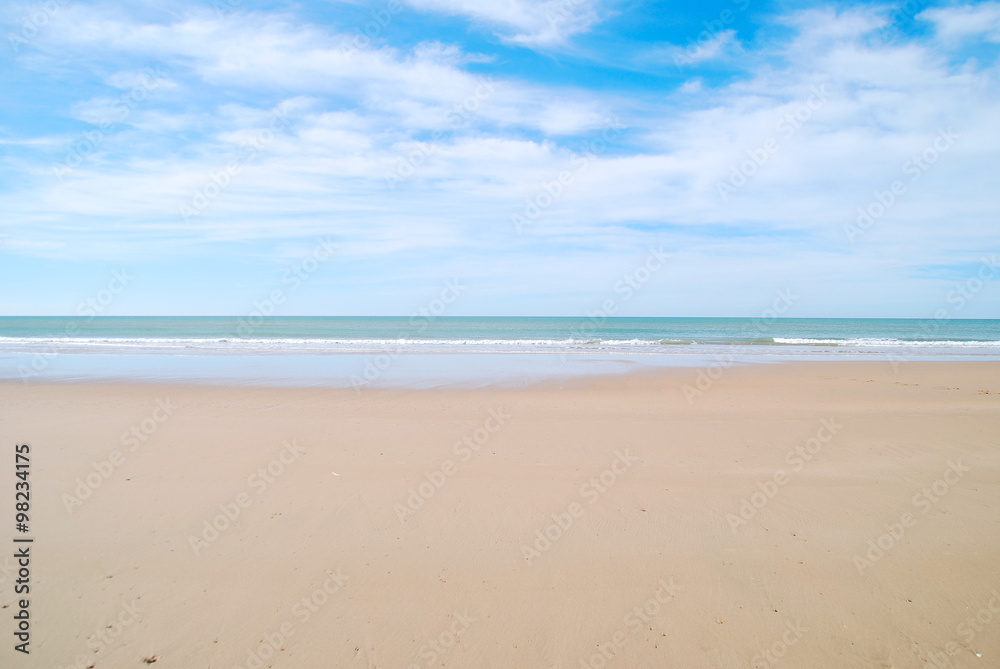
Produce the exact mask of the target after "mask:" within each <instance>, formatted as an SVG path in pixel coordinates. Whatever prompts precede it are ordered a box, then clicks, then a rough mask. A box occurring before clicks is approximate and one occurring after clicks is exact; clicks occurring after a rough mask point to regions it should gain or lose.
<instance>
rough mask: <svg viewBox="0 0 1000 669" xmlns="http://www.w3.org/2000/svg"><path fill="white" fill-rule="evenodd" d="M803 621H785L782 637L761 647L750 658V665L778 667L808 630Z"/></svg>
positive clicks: (762, 668) (765, 668)
mask: <svg viewBox="0 0 1000 669" xmlns="http://www.w3.org/2000/svg"><path fill="white" fill-rule="evenodd" d="M808 631H809V630H807V629H806V628H805V627H803V626H802V624H801V623H797V622H796V623H791V622H788V621H785V630H784V632H782V633H781V638H780V639H779V640H778V641H775V642H774V643H773V644H771V645H770V646H768V647H767V648H761V649H759V651H758V653H757V654H756V655H754V656H753V657H752V658H750V666H752V667H754V668H755V669H770V668H771V667H776V666H778V664H779V663H780V662H781V660H782V659H784V657H785V656H786V655H788V650H789V649H790V648H791V647H792V646H794V645H795V644H797V643H798V642H799V641H801V640H802V635H803V633H805V632H808Z"/></svg>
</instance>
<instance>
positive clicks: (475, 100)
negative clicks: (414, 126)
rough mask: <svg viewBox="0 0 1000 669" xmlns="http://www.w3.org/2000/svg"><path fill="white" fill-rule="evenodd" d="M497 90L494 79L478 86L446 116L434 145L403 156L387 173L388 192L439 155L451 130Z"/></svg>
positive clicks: (421, 146) (433, 137)
mask: <svg viewBox="0 0 1000 669" xmlns="http://www.w3.org/2000/svg"><path fill="white" fill-rule="evenodd" d="M496 89H497V83H496V81H495V80H494V79H493V78H492V77H487V78H486V79H483V80H482V81H480V82H479V85H478V86H476V88H475V90H474V91H473V92H472V93H471V94H470V95H468V96H466V97H465V99H463V100H462V101H460V102H457V103H455V104H454V105H453V106H452V108H451V110H450V111H448V113H447V114H445V115H444V119H443V121H444V124H445V128H443V129H442V128H438V129H437V130H435V131H434V132H432V133H431V142H430V143H428V142H420V143H418V144H417V146H416V147H415V148H413V149H411V150H410V151H409V153H407V154H406V155H404V156H400V158H399V160H398V161H397V164H396V169H395V170H393V171H391V172H386V173H385V176H384V178H385V184H386V186H388V188H389V190H396V187H397V186H398V185H399V184H401V183H402V182H403V181H405V180H407V179H409V178H410V177H412V176H413V175H414V174H416V173H417V170H418V169H419V168H420V167H421V166H423V165H424V164H426V163H427V161H428V160H429V159H430V157H431V156H433V155H434V154H435V153H437V152H438V151H440V148H439V143H440V141H441V140H442V139H443V138H444V136H445V135H446V134H447V133H448V132H449V131H451V130H455V129H457V128H460V127H462V126H464V125H465V124H466V123H467V122H468V121H469V119H471V118H472V116H473V115H474V114H475V113H476V112H477V111H478V110H479V107H480V105H482V104H483V103H484V102H486V101H487V100H489V99H490V98H491V97H492V96H493V93H494V91H496Z"/></svg>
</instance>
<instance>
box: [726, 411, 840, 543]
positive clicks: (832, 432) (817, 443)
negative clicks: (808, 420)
mask: <svg viewBox="0 0 1000 669" xmlns="http://www.w3.org/2000/svg"><path fill="white" fill-rule="evenodd" d="M843 427H844V425H843V423H838V422H837V419H836V417H832V418H823V419H821V420H820V427H819V429H818V430H816V436H815V437H810V438H809V439H807V440H806V441H805V443H804V444H798V445H796V446H795V447H794V448H793V449H792V450H790V451H788V453H787V454H786V455H785V464H787V465H788V466H789V467H791V472H790V473H789V472H787V471H785V470H784V469H776V470H774V473H773V474H772V475H771V476H770V477H769V478H767V479H765V480H764V481H759V482H758V483H757V490H756V491H755V492H753V493H752V494H751V495H750V496H749V498H747V497H744V498H741V499H740V508H739V515H737V514H735V513H727V514H726V522H727V523H729V528H730V529H731V530H732V531H733V533H734V534H735V533H736V531H737V530H739V528H740V527H741V526H743V525H747V524H748V523H749V521H751V520H753V518H754V517H755V516H756V515H757V514H758V513H759V512H760V511H762V510H763V509H764V508H765V507H766V506H767V505H768V504H769V503H770V502H771V500H772V499H774V497H775V495H777V494H778V490H779V489H781V488H782V487H784V486H786V485H788V482H789V481H791V474H798V473H799V472H801V471H802V470H803V469H805V466H806V465H807V464H808V463H810V462H812V461H813V460H815V459H816V456H818V455H819V454H820V452H821V451H822V450H823V446H824V445H826V444H828V443H830V441H831V440H832V439H833V438H834V437H835V436H836V435H837V432H838V431H840V430H841V429H842V428H843Z"/></svg>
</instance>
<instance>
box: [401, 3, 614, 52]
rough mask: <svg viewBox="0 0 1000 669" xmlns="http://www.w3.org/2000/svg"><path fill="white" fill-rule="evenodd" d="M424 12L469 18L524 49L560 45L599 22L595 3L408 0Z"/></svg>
mask: <svg viewBox="0 0 1000 669" xmlns="http://www.w3.org/2000/svg"><path fill="white" fill-rule="evenodd" d="M407 2H408V4H410V5H411V6H413V7H415V8H416V9H419V10H423V11H436V12H443V13H447V14H452V15H461V16H468V17H469V18H471V19H473V20H474V21H479V22H482V23H484V24H488V25H490V26H492V27H494V28H496V29H497V30H498V32H499V34H500V35H501V36H502V37H504V38H505V39H508V40H509V41H511V42H514V43H517V44H523V45H525V46H538V47H552V46H560V45H563V44H565V43H566V41H567V40H568V39H569V38H570V37H572V36H573V35H575V34H577V33H581V32H584V31H586V30H587V29H589V28H590V26H591V25H593V24H594V23H596V22H597V21H598V20H599V14H598V11H597V2H596V0H490V1H488V2H484V1H483V0H407Z"/></svg>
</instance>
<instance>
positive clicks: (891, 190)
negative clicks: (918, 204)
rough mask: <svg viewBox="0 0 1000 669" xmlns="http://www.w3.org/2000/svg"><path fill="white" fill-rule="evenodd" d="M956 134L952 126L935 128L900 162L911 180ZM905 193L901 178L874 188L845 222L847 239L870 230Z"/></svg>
mask: <svg viewBox="0 0 1000 669" xmlns="http://www.w3.org/2000/svg"><path fill="white" fill-rule="evenodd" d="M958 138H959V135H958V133H956V132H952V129H951V126H949V127H948V129H947V130H940V131H938V135H937V137H935V138H934V141H932V142H931V143H930V144H929V145H928V146H927V147H926V148H925V149H924V150H923V151H921V152H920V153H915V154H913V155H912V156H910V159H909V160H907V161H906V162H905V163H903V167H902V172H903V174H904V175H905V176H908V177H910V183H916V182H918V181H920V179H921V178H922V177H923V176H924V174H926V173H927V170H929V169H930V168H931V167H932V166H933V165H934V164H935V163H936V162H937V161H938V160H940V159H941V156H943V155H944V154H945V153H947V152H948V151H949V149H951V147H953V146H954V145H955V142H957V141H958ZM905 194H906V183H905V182H904V181H903V180H902V179H895V180H893V181H892V183H890V184H889V186H888V188H886V189H885V190H877V191H875V192H874V193H873V195H874V199H872V201H871V202H869V203H868V204H867V205H866V206H864V207H858V217H857V219H856V220H855V221H854V223H845V224H844V235H845V236H846V237H847V241H849V242H851V243H852V244H853V243H854V242H855V241H856V240H857V239H858V238H859V237H861V236H863V235H864V234H865V233H866V232H868V231H869V230H871V229H872V228H873V227H874V226H875V223H877V222H878V220H879V219H881V218H882V217H883V216H885V215H886V213H887V212H888V211H889V210H890V209H892V206H893V205H894V204H896V202H897V201H898V200H899V198H900V197H902V196H903V195H905Z"/></svg>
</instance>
